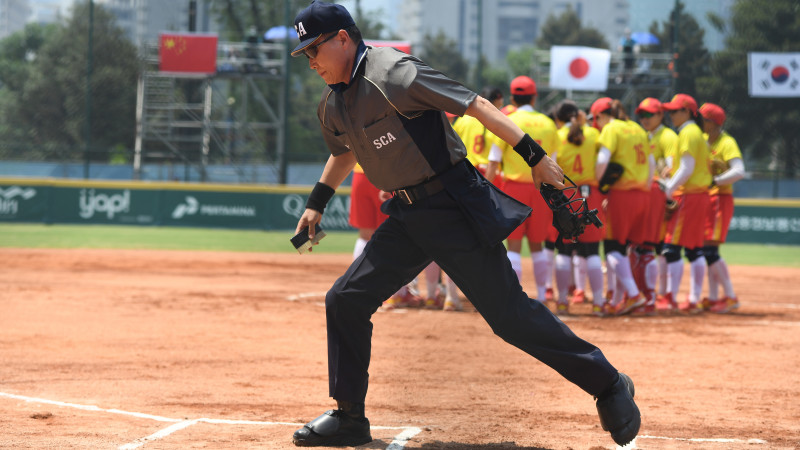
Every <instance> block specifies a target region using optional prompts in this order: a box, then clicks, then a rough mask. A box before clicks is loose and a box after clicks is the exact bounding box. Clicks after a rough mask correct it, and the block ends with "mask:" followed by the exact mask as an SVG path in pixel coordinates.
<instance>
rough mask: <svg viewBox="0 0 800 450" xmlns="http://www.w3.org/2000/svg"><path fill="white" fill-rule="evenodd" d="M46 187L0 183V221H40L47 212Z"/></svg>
mask: <svg viewBox="0 0 800 450" xmlns="http://www.w3.org/2000/svg"><path fill="white" fill-rule="evenodd" d="M48 189H49V188H47V187H41V186H19V185H0V221H8V222H40V221H42V220H43V218H44V217H45V215H46V214H47V190H48Z"/></svg>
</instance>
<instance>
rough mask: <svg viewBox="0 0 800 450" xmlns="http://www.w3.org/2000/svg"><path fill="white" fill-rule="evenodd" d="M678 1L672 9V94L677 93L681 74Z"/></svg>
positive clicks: (676, 0)
mask: <svg viewBox="0 0 800 450" xmlns="http://www.w3.org/2000/svg"><path fill="white" fill-rule="evenodd" d="M678 1H679V0H675V8H674V9H673V10H672V95H675V94H676V93H677V92H676V90H677V89H678V77H679V76H680V72H678V59H680V55H679V54H678V36H679V32H678V30H679V29H680V20H681V17H680V16H681V14H680V11H678Z"/></svg>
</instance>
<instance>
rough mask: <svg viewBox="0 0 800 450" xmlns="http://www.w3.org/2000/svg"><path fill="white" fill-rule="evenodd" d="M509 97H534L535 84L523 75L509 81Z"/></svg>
mask: <svg viewBox="0 0 800 450" xmlns="http://www.w3.org/2000/svg"><path fill="white" fill-rule="evenodd" d="M511 95H536V83H535V82H534V81H533V80H532V79H531V78H530V77H526V76H525V75H520V76H518V77H517V78H514V79H513V80H511Z"/></svg>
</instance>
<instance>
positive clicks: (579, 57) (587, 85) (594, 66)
mask: <svg viewBox="0 0 800 450" xmlns="http://www.w3.org/2000/svg"><path fill="white" fill-rule="evenodd" d="M610 61H611V52H610V51H608V50H604V49H601V48H592V47H573V46H562V45H554V46H553V47H551V48H550V87H553V88H557V89H573V90H576V91H605V90H606V88H607V87H608V65H609V62H610Z"/></svg>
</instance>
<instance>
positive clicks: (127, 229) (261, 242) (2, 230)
mask: <svg viewBox="0 0 800 450" xmlns="http://www.w3.org/2000/svg"><path fill="white" fill-rule="evenodd" d="M326 233H327V237H325V239H323V241H322V242H321V243H320V245H317V246H316V247H314V251H315V252H319V253H351V252H352V251H353V245H354V243H355V241H356V238H357V234H356V233H355V232H354V231H327V232H326ZM292 234H293V232H292V231H259V230H231V229H215V228H177V227H137V226H122V225H108V226H107V225H42V224H8V223H6V224H0V247H22V248H109V249H115V248H116V249H155V250H203V251H233V252H269V253H273V252H278V253H291V252H294V247H292V245H291V243H289V238H291V237H292ZM525 247H527V246H524V247H523V248H525ZM720 253H721V254H722V256H723V257H724V258H725V260H726V261H727V262H728V264H734V265H755V266H784V267H800V247H798V246H790V245H785V246H784V245H772V244H769V245H768V244H738V243H728V244H723V246H722V247H721V249H720ZM527 255H529V252H527V250H526V251H525V252H523V256H527Z"/></svg>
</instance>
